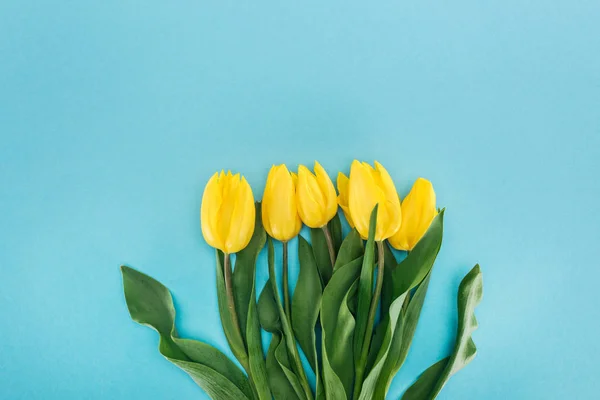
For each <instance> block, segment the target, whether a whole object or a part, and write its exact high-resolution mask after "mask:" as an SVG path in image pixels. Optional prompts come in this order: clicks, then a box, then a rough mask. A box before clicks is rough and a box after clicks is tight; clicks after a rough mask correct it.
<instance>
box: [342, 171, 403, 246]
mask: <svg viewBox="0 0 600 400" xmlns="http://www.w3.org/2000/svg"><path fill="white" fill-rule="evenodd" d="M376 204H379V207H378V208H377V229H376V232H375V240H376V241H381V240H385V239H387V238H389V237H390V236H392V235H393V234H395V233H396V232H397V231H398V229H400V223H401V221H402V211H401V209H400V198H399V197H398V193H397V192H396V187H395V186H394V182H392V178H391V177H390V175H389V174H388V172H387V171H386V170H385V168H383V166H382V165H381V164H379V163H378V162H377V161H375V168H373V167H372V166H370V165H369V164H367V163H365V162H363V163H360V162H358V161H357V160H354V161H353V162H352V166H351V167H350V179H349V183H348V206H349V209H350V216H351V218H352V222H353V223H354V225H355V226H356V229H357V230H358V233H360V235H361V236H362V237H363V238H366V237H367V236H368V235H369V220H370V218H371V212H372V211H373V208H375V205H376Z"/></svg>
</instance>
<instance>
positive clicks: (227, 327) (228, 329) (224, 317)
mask: <svg viewBox="0 0 600 400" xmlns="http://www.w3.org/2000/svg"><path fill="white" fill-rule="evenodd" d="M216 254H217V257H216V259H217V274H216V275H217V300H218V303H219V316H220V318H221V326H222V327H223V332H224V333H225V338H227V343H229V348H230V349H231V351H232V353H233V355H234V356H235V358H237V359H238V361H239V362H240V364H242V366H243V367H244V368H245V369H247V368H248V353H247V352H246V345H245V343H244V338H243V337H242V336H241V333H239V332H238V331H237V329H236V328H235V325H234V322H233V316H232V314H231V310H230V309H229V307H228V305H227V303H228V302H227V292H226V290H225V275H224V270H223V264H224V262H223V257H224V255H223V253H222V252H221V251H220V250H216Z"/></svg>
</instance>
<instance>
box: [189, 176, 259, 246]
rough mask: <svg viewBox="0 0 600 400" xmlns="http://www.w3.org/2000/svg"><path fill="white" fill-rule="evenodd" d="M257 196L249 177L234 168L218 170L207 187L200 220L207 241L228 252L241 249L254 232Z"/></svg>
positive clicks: (203, 197) (203, 196)
mask: <svg viewBox="0 0 600 400" xmlns="http://www.w3.org/2000/svg"><path fill="white" fill-rule="evenodd" d="M255 216H256V210H255V207H254V196H252V189H251V188H250V185H249V184H248V182H247V181H246V178H244V177H241V179H240V174H235V175H232V174H231V171H227V174H225V172H223V171H221V173H220V174H219V173H215V174H214V175H213V176H212V177H211V178H210V180H209V181H208V183H207V184H206V187H205V188H204V194H203V195H202V206H201V207H200V224H201V226H202V235H204V239H205V240H206V242H207V243H208V244H209V245H211V246H212V247H215V248H217V249H219V250H221V251H223V252H224V253H227V254H231V253H237V252H238V251H240V250H242V249H243V248H244V247H246V246H247V245H248V242H250V238H251V237H252V234H253V233H254V218H255Z"/></svg>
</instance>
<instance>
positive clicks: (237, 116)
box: [0, 0, 600, 400]
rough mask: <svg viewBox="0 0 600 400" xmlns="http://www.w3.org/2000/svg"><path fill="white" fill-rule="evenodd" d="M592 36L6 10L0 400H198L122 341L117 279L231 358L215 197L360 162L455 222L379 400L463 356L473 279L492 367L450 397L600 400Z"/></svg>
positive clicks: (2, 35) (84, 5) (510, 6)
mask: <svg viewBox="0 0 600 400" xmlns="http://www.w3.org/2000/svg"><path fill="white" fill-rule="evenodd" d="M599 20H600V2H598V1H594V0H569V1H567V0H552V1H548V0H544V1H542V0H532V1H526V2H525V1H522V0H508V1H487V2H482V1H475V0H452V1H416V2H415V1H375V2H370V3H368V2H361V1H348V0H345V1H341V0H332V1H325V2H324V1H312V0H311V1H304V2H294V1H291V2H290V1H284V2H282V1H258V2H256V1H254V2H244V1H228V0H221V1H214V2H202V1H199V0H194V1H168V2H167V1H157V0H152V1H131V0H126V1H123V0H106V1H61V2H35V1H25V0H18V1H17V0H8V1H7V0H4V1H2V2H0V212H1V217H0V321H1V322H0V324H1V325H0V398H3V399H115V400H118V399H137V398H148V399H182V398H204V397H203V396H204V394H203V393H202V392H201V390H200V389H199V388H197V387H196V386H195V384H194V383H193V382H192V381H191V380H190V379H189V378H187V377H186V376H185V374H184V373H183V372H181V371H179V370H178V369H177V368H176V367H174V366H172V365H170V364H169V363H168V362H167V361H165V360H164V359H162V358H161V357H160V355H159V354H158V351H157V337H156V334H155V333H154V332H152V331H151V330H149V329H147V328H145V327H142V326H139V325H136V324H135V323H133V322H132V321H131V320H130V318H129V315H128V313H127V310H126V307H125V302H124V297H123V293H122V288H121V277H120V272H119V269H118V267H119V265H120V264H121V263H127V264H129V265H131V266H133V267H135V268H138V269H140V270H142V271H144V272H146V273H148V274H150V275H152V276H154V277H156V278H157V279H159V280H161V281H162V282H163V283H164V284H165V285H167V286H168V287H169V288H170V289H171V290H172V292H173V294H174V296H175V299H176V303H177V307H178V312H179V314H178V324H179V327H180V331H181V332H182V334H183V335H185V336H188V337H193V338H197V339H201V340H205V341H207V342H209V343H211V344H214V345H216V346H217V347H218V348H220V349H222V350H224V351H225V352H226V353H227V354H231V353H230V352H229V351H228V349H227V345H226V342H225V339H224V336H223V334H222V332H221V328H220V324H219V319H218V314H217V307H216V294H215V287H214V286H215V285H214V267H213V252H212V249H210V248H209V247H208V246H207V245H206V244H205V242H204V241H203V239H202V235H201V232H200V227H199V206H200V199H201V195H202V189H203V187H204V184H205V183H206V181H207V180H208V178H209V176H210V175H211V174H212V173H213V172H214V171H215V170H217V169H221V168H231V169H233V170H235V171H241V172H243V173H244V174H245V175H246V177H247V178H248V180H249V181H250V183H251V185H252V187H253V189H254V192H255V194H256V197H257V198H260V197H261V193H262V189H263V183H264V180H265V177H266V173H267V171H268V168H269V167H270V165H271V163H287V164H288V165H289V166H291V167H293V168H295V167H296V165H297V164H298V163H312V161H313V160H315V159H318V160H319V161H320V162H321V163H322V164H323V165H324V166H325V167H326V168H327V169H328V170H329V172H330V174H331V175H332V176H334V175H335V173H336V172H337V171H338V170H347V169H348V166H349V163H350V162H351V160H352V159H353V158H359V159H362V160H369V161H372V160H374V159H377V160H379V161H380V162H382V163H383V164H384V165H385V166H386V167H387V168H388V170H389V171H390V173H391V174H392V175H393V177H394V179H395V181H396V184H397V187H398V189H399V191H400V192H401V194H402V195H404V194H406V192H407V190H408V189H409V187H410V185H411V183H412V181H413V180H414V179H415V178H416V177H417V176H424V177H427V178H429V179H430V180H432V181H433V183H434V185H435V188H436V191H437V193H438V200H439V205H440V206H446V207H447V215H446V235H445V239H444V246H443V249H442V252H441V254H440V257H439V260H438V263H437V264H436V265H437V266H436V270H435V274H434V276H433V280H432V282H431V286H430V290H429V294H428V297H427V300H426V304H425V308H424V311H423V315H422V319H421V322H420V325H419V328H418V331H417V335H416V340H415V342H414V346H413V349H412V351H411V354H410V356H409V359H408V361H407V363H406V365H405V368H404V369H403V371H402V372H401V373H400V374H399V375H398V376H397V378H396V380H395V381H394V384H393V386H392V389H391V391H390V394H391V395H390V398H397V397H398V395H399V394H400V393H401V392H402V391H403V390H404V389H405V388H406V387H407V386H408V385H409V384H410V383H411V382H412V380H413V379H414V378H415V377H416V376H417V375H418V374H419V372H420V371H422V370H423V369H424V368H426V367H427V366H429V365H430V364H431V363H433V362H434V361H436V360H437V359H439V358H440V357H443V356H445V355H446V354H447V353H448V351H449V349H450V347H451V343H452V340H453V337H454V333H453V332H454V327H455V323H456V316H455V314H454V313H455V308H456V306H455V296H456V289H457V286H458V283H459V282H460V279H461V278H462V276H463V275H464V274H465V273H466V272H467V271H468V270H469V269H470V268H471V267H472V265H473V264H474V263H476V262H480V263H481V265H482V268H483V273H484V282H485V295H484V301H483V303H482V304H481V306H480V307H479V308H478V309H477V316H478V319H479V321H480V329H479V330H478V331H477V332H476V333H475V335H474V338H475V341H476V343H477V346H478V349H479V353H478V356H477V358H476V359H475V361H474V362H473V363H472V364H471V365H469V366H468V367H467V368H466V369H465V370H462V371H461V372H459V373H458V374H457V375H456V376H455V377H454V378H453V379H452V380H451V381H450V383H449V384H448V386H447V387H446V388H445V389H444V391H443V392H442V395H440V398H441V399H463V398H464V399H563V398H572V399H589V398H595V397H597V392H598V389H599V386H598V375H599V373H600V364H599V363H598V359H599V357H600V342H599V341H598V335H599V334H600V327H599V323H600V322H599V321H600V307H598V296H597V293H598V282H599V281H600V269H599V268H598V267H599V266H598V261H597V260H598V257H597V252H596V251H595V249H597V248H598V242H599V240H600V228H599V227H600V216H599V213H598V211H597V204H598V196H599V195H600V179H599V173H598V172H599V171H600V24H598V21H599ZM293 267H294V270H295V268H296V266H295V265H294V266H293ZM265 270H266V267H265V265H264V263H262V264H261V265H260V273H259V281H260V282H261V285H262V282H264V279H265Z"/></svg>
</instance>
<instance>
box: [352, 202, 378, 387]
mask: <svg viewBox="0 0 600 400" xmlns="http://www.w3.org/2000/svg"><path fill="white" fill-rule="evenodd" d="M376 223H377V205H375V208H374V209H373V212H372V213H371V220H370V223H369V238H368V239H367V245H366V247H365V255H364V258H363V264H362V268H361V271H360V281H359V285H358V308H357V310H356V328H355V331H354V363H355V375H356V386H355V389H354V391H355V392H356V393H359V392H360V388H361V386H362V379H363V376H364V372H365V368H366V364H367V358H368V353H367V354H365V353H364V352H363V346H369V344H370V343H371V336H372V332H371V331H370V329H372V327H370V326H369V309H370V307H371V301H372V300H373V272H374V270H375V228H376ZM365 340H366V343H365ZM365 350H367V349H365Z"/></svg>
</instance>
